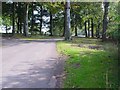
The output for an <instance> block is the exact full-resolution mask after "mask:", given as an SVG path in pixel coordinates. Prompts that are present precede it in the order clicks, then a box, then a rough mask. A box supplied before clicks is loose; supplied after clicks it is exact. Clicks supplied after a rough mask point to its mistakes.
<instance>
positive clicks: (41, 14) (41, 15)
mask: <svg viewBox="0 0 120 90" xmlns="http://www.w3.org/2000/svg"><path fill="white" fill-rule="evenodd" d="M40 11H41V13H40V34H42V22H43V19H42V17H43V7H42V5H41V6H40Z"/></svg>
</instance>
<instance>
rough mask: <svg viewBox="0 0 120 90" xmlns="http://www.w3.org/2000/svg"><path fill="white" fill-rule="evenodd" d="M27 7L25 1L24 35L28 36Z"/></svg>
mask: <svg viewBox="0 0 120 90" xmlns="http://www.w3.org/2000/svg"><path fill="white" fill-rule="evenodd" d="M28 8H29V4H28V3H25V9H24V35H25V36H28Z"/></svg>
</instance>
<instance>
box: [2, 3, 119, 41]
mask: <svg viewBox="0 0 120 90" xmlns="http://www.w3.org/2000/svg"><path fill="white" fill-rule="evenodd" d="M2 4H3V5H2V9H3V10H2V11H3V12H2V17H1V18H2V20H3V22H2V25H3V26H4V27H6V33H8V30H9V29H10V28H12V33H13V34H14V33H15V34H16V33H21V34H23V35H24V36H30V35H33V34H40V35H50V36H65V39H66V40H68V39H69V38H70V37H71V35H72V36H79V37H80V36H82V37H88V38H102V40H103V41H104V40H105V39H106V38H111V39H117V38H118V36H119V35H118V33H117V31H118V29H117V25H116V24H117V23H118V21H117V14H116V13H117V3H110V2H104V3H102V2H70V3H69V1H68V2H31V3H30V2H29V3H25V2H14V3H12V4H8V3H5V2H3V3H2ZM69 12H70V14H69ZM70 24H71V25H70Z"/></svg>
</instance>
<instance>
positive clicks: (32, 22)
mask: <svg viewBox="0 0 120 90" xmlns="http://www.w3.org/2000/svg"><path fill="white" fill-rule="evenodd" d="M33 24H34V9H33V2H32V21H31V30H30V32H31V34H32V31H33V29H34V28H33Z"/></svg>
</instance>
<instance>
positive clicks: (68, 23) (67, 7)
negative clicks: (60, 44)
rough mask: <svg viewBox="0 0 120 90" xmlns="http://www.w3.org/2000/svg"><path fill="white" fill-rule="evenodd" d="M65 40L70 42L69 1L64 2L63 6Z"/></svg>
mask: <svg viewBox="0 0 120 90" xmlns="http://www.w3.org/2000/svg"><path fill="white" fill-rule="evenodd" d="M65 9H66V10H65V15H66V18H65V23H66V24H65V25H66V26H65V40H70V39H71V35H70V0H67V1H66V4H65Z"/></svg>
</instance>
